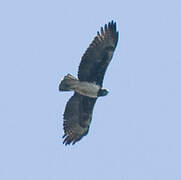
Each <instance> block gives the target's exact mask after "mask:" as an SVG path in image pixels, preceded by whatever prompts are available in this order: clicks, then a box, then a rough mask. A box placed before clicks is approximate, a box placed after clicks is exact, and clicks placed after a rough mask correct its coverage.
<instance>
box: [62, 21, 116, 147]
mask: <svg viewBox="0 0 181 180" xmlns="http://www.w3.org/2000/svg"><path fill="white" fill-rule="evenodd" d="M117 42H118V31H117V30H116V22H114V21H111V22H109V23H108V24H105V26H104V27H101V29H100V32H99V31H98V32H97V36H96V37H95V38H94V40H93V41H92V43H91V44H90V45H89V47H88V49H87V50H86V52H85V53H84V55H83V56H82V58H81V62H80V65H79V69H78V78H76V77H74V76H72V75H71V74H67V75H66V76H65V77H64V78H63V80H62V81H61V82H60V85H59V91H74V94H73V96H72V97H71V98H70V99H69V101H68V102H67V104H66V107H65V111H64V115H63V116H64V121H63V128H64V135H63V138H64V141H63V143H64V144H65V145H67V144H71V143H72V144H75V143H76V142H77V141H79V140H80V139H81V138H82V137H83V136H85V135H87V133H88V131H89V127H90V123H91V120H92V113H93V108H94V105H95V102H96V100H97V99H98V97H101V96H105V95H107V94H108V90H106V89H103V88H102V86H103V79H104V75H105V72H106V69H107V67H108V65H109V63H110V61H111V59H112V57H113V53H114V50H115V48H116V45H117Z"/></svg>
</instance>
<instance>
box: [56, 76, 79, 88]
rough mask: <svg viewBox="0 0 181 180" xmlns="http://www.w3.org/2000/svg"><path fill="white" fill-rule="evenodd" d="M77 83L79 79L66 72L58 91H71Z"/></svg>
mask: <svg viewBox="0 0 181 180" xmlns="http://www.w3.org/2000/svg"><path fill="white" fill-rule="evenodd" d="M78 83H79V80H78V79H77V78H75V77H74V76H72V75H71V74H67V75H66V76H65V77H64V79H63V80H62V81H61V83H60V85H59V91H72V90H74V87H75V86H76V85H77V84H78Z"/></svg>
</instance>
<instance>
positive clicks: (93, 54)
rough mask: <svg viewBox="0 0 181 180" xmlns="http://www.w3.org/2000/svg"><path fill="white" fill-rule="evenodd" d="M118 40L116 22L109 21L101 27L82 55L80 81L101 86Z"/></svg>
mask: <svg viewBox="0 0 181 180" xmlns="http://www.w3.org/2000/svg"><path fill="white" fill-rule="evenodd" d="M117 42H118V32H117V31H116V23H115V22H113V21H112V22H109V23H108V25H107V24H106V25H105V26H104V28H103V27H101V31H100V33H99V32H97V36H96V37H95V38H94V40H93V41H92V43H91V44H90V46H89V47H88V49H87V51H86V52H85V54H84V55H83V57H82V60H81V63H80V65H79V70H78V78H79V80H80V81H88V82H95V83H96V84H98V85H100V86H102V83H103V78H104V74H105V72H106V69H107V66H108V65H109V63H110V61H111V59H112V56H113V53H114V50H115V48H116V45H117Z"/></svg>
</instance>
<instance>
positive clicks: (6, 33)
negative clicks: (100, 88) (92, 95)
mask: <svg viewBox="0 0 181 180" xmlns="http://www.w3.org/2000/svg"><path fill="white" fill-rule="evenodd" d="M180 19H181V2H180V1H179V0H177V1H176V0H172V1H168V0H152V1H143V0H137V1H134V0H128V1H122V0H120V1H118V0H117V1H116V0H112V1H102V0H100V1H96V0H92V1H80V0H77V1H68V0H67V1H57V0H53V1H40V0H38V1H35V0H31V1H20V0H17V1H11V0H9V1H1V2H0V25H1V28H0V52H1V53H0V83H1V86H0V87H1V93H0V99H1V100H0V112H1V113H0V119H1V121H0V142H1V148H0V170H1V173H0V179H3V180H10V179H15V180H16V179H17V180H40V179H43V180H60V179H66V180H72V179H73V180H92V179H104V180H110V179H120V180H133V179H134V180H145V179H146V180H160V179H164V180H170V179H174V180H180V179H181V171H180V169H181V153H180V152H181V141H180V137H181V131H180V127H181V93H180V92H181V83H180V82H181V80H180V79H181V70H180V69H181V51H180V50H181V33H180V32H181V25H180ZM111 20H115V21H116V22H117V28H118V30H119V35H120V38H119V42H118V46H117V49H116V51H115V54H114V57H113V60H112V62H111V64H110V66H109V67H108V70H107V73H106V76H105V79H104V87H105V88H108V89H109V91H110V93H109V95H108V96H106V97H104V98H100V99H99V100H98V101H97V103H96V105H95V109H94V114H93V120H92V123H91V128H90V131H89V134H88V135H87V136H86V137H84V138H83V139H82V140H81V141H80V142H78V143H77V144H75V145H74V146H64V145H63V144H62V139H61V136H62V135H63V129H62V123H63V118H62V114H63V112H64V108H65V105H66V102H67V100H68V99H69V98H70V96H71V95H72V93H60V92H58V84H59V82H60V79H61V78H62V77H63V76H64V75H65V74H67V73H71V74H73V75H76V74H77V69H78V65H79V62H80V58H81V56H82V55H83V53H84V52H85V50H86V49H87V47H88V45H89V44H90V42H91V41H92V40H93V38H94V36H95V35H96V32H97V31H98V30H99V29H100V27H101V26H103V25H104V24H105V23H107V22H109V21H111Z"/></svg>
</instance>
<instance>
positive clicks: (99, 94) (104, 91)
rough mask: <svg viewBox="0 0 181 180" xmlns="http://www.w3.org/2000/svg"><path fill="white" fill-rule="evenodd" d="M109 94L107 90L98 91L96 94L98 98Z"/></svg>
mask: <svg viewBox="0 0 181 180" xmlns="http://www.w3.org/2000/svg"><path fill="white" fill-rule="evenodd" d="M108 93H109V91H108V90H107V89H100V90H99V92H98V96H106V95H107V94H108Z"/></svg>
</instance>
